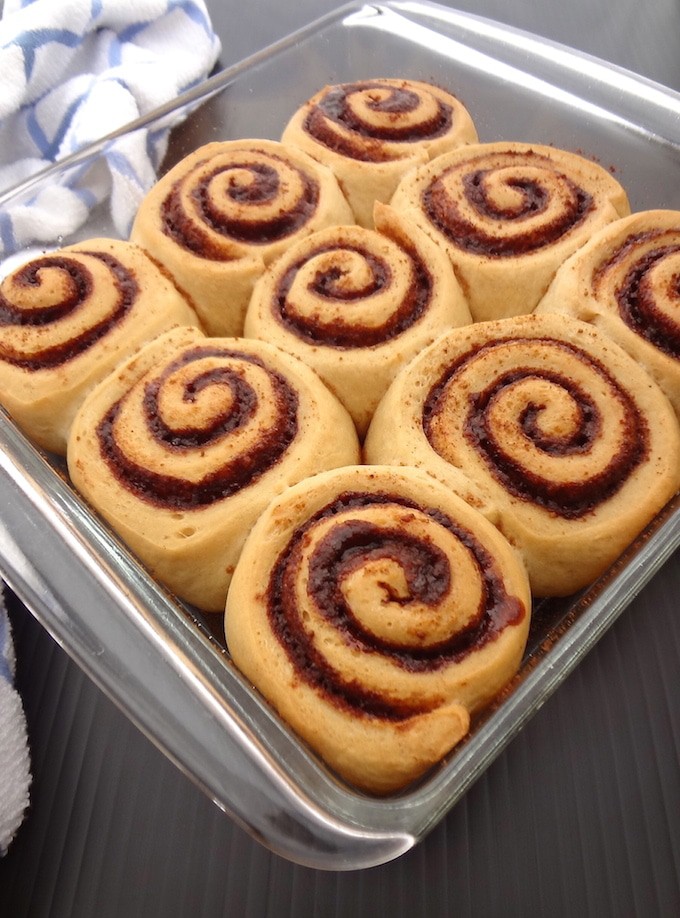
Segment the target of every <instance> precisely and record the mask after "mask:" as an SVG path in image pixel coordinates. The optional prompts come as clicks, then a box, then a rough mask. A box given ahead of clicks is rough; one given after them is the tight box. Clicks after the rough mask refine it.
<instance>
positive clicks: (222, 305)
mask: <svg viewBox="0 0 680 918" xmlns="http://www.w3.org/2000/svg"><path fill="white" fill-rule="evenodd" d="M352 221H353V218H352V213H351V210H350V208H349V205H348V204H347V201H346V200H345V198H344V197H343V195H342V193H341V191H340V188H339V187H338V183H337V181H336V179H335V177H334V176H333V174H332V173H331V171H330V169H328V168H327V167H326V166H323V165H321V164H320V163H317V162H316V161H315V160H314V159H312V158H311V157H310V156H307V154H306V153H303V152H302V151H300V150H298V149H296V148H295V147H291V146H289V145H286V144H282V143H278V142H275V141H270V140H233V141H224V142H215V143H210V144H206V145H205V146H202V147H200V148H199V149H198V150H196V151H195V152H194V153H192V154H190V155H189V156H187V157H185V158H184V159H183V160H181V161H180V162H179V163H178V164H177V165H176V166H175V167H174V168H173V169H171V170H170V171H169V172H168V173H166V175H164V176H163V178H161V179H160V180H159V181H158V182H157V183H156V184H155V185H154V186H153V188H152V189H151V191H149V192H148V194H147V195H146V197H145V198H144V200H143V201H142V204H141V206H140V208H139V211H138V213H137V216H136V217H135V221H134V224H133V227H132V233H131V238H132V239H133V241H135V242H137V243H138V244H139V245H141V246H142V247H143V248H145V249H146V250H147V251H148V252H149V254H150V255H151V256H152V257H153V258H154V259H156V260H157V261H158V262H159V263H160V264H161V265H163V266H164V267H165V268H166V270H167V271H168V272H169V273H170V275H171V276H172V277H173V278H174V279H175V282H176V283H177V286H178V287H179V288H180V289H181V290H183V291H184V292H185V293H186V294H187V296H188V297H189V298H190V300H191V302H192V303H193V305H194V307H195V308H196V311H197V313H198V315H199V317H200V319H201V321H202V323H203V325H204V327H205V329H206V331H207V332H208V334H210V335H214V336H220V335H221V336H231V335H239V334H241V332H242V330H243V317H244V314H245V310H246V306H247V305H248V300H249V299H250V295H251V293H252V289H253V284H254V283H255V281H256V280H257V278H258V277H259V276H260V275H261V274H262V272H263V271H264V268H265V266H266V265H267V264H269V263H270V262H271V261H273V260H274V258H276V257H277V256H278V255H280V254H281V253H282V252H284V251H285V250H286V249H287V248H288V246H290V245H291V244H292V243H293V242H294V241H296V240H297V239H298V238H300V237H301V236H305V235H307V234H308V233H311V232H313V231H314V230H317V229H321V228H322V227H324V226H329V225H332V224H335V223H348V222H352Z"/></svg>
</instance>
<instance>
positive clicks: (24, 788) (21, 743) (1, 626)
mask: <svg viewBox="0 0 680 918" xmlns="http://www.w3.org/2000/svg"><path fill="white" fill-rule="evenodd" d="M14 663H15V660H14V643H13V640H12V634H11V629H10V623H9V618H8V616H7V609H6V608H5V601H4V593H3V591H2V588H1V585H0V857H1V856H2V855H4V854H5V853H6V851H7V849H8V847H9V845H10V842H11V841H12V839H13V838H14V836H15V834H16V832H17V830H18V828H19V827H20V825H21V823H22V822H23V819H24V814H25V812H26V808H27V807H28V803H29V790H30V786H31V769H30V754H29V749H28V740H27V736H26V718H25V716H24V710H23V707H22V704H21V699H20V697H19V695H18V694H17V691H16V689H15V687H14Z"/></svg>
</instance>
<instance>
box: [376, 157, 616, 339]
mask: <svg viewBox="0 0 680 918" xmlns="http://www.w3.org/2000/svg"><path fill="white" fill-rule="evenodd" d="M392 204H393V206H394V207H396V208H397V209H399V210H401V211H403V212H405V213H407V214H408V216H409V217H410V219H412V220H413V221H414V222H415V223H416V224H417V225H418V226H420V227H422V228H423V229H424V230H425V231H426V232H428V233H429V234H430V235H431V236H433V238H434V239H436V240H437V241H438V242H440V243H441V244H442V245H443V246H444V247H445V249H446V251H447V253H448V255H449V258H450V259H451V262H452V264H453V266H454V268H455V270H456V273H457V275H458V279H459V280H460V281H461V283H462V285H463V289H464V291H465V294H466V296H467V299H468V303H469V305H470V311H471V313H472V317H473V319H474V320H475V321H477V322H479V321H485V320H488V319H501V318H506V317H509V316H513V315H521V314H526V313H530V312H532V311H533V309H534V308H535V307H536V305H537V304H538V301H539V300H540V299H541V297H542V296H543V294H544V293H545V292H546V290H547V288H548V285H549V284H550V282H551V280H552V279H553V277H554V275H555V272H556V271H557V268H558V267H559V266H560V265H561V264H562V262H563V261H564V260H565V259H566V258H567V257H568V256H569V255H571V254H572V253H573V252H574V251H576V250H577V249H578V248H579V247H580V246H582V245H583V244H584V243H585V242H587V241H588V239H589V238H590V237H591V235H592V234H593V233H594V232H595V231H596V230H598V229H600V228H601V227H602V226H605V225H606V224H608V223H611V222H612V221H613V220H616V219H618V218H619V217H622V216H626V215H627V214H628V213H629V212H630V206H629V203H628V198H627V196H626V193H625V191H624V189H623V188H622V186H621V185H620V184H619V182H618V181H617V180H616V179H615V178H614V177H613V176H612V175H611V174H610V173H609V172H607V171H606V170H605V169H603V168H602V167H601V166H599V165H597V164H596V163H594V162H591V161H590V160H588V159H585V158H584V157H582V156H578V155H577V154H575V153H571V152H568V151H566V150H558V149H555V148H553V147H548V146H541V145H539V144H528V143H503V142H499V143H488V144H475V145H471V146H468V147H465V148H462V149H459V150H454V151H453V152H451V153H446V154H443V155H442V156H439V157H438V158H437V159H436V160H434V161H433V162H431V163H430V164H428V165H426V166H421V167H419V168H418V169H414V170H412V171H411V172H410V173H409V174H408V175H406V176H405V177H404V178H403V180H402V181H401V182H400V184H399V187H398V188H397V190H396V192H395V194H394V197H393V198H392Z"/></svg>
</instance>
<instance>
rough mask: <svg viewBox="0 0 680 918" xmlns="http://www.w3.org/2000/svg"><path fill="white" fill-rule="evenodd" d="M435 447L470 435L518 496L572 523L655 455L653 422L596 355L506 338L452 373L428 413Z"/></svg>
mask: <svg viewBox="0 0 680 918" xmlns="http://www.w3.org/2000/svg"><path fill="white" fill-rule="evenodd" d="M423 419H424V429H425V433H426V436H427V438H428V440H429V442H430V444H431V445H432V447H433V449H434V450H435V451H436V452H437V453H439V454H440V455H442V456H443V457H445V458H446V456H447V453H448V452H449V443H450V442H451V441H454V440H455V439H456V438H457V437H461V438H463V440H464V442H465V444H466V445H467V448H468V449H470V450H471V451H473V452H475V453H476V454H477V455H478V456H480V457H481V459H482V461H483V464H484V466H485V467H486V469H487V470H488V473H489V474H490V475H491V477H492V478H493V479H495V480H496V481H497V482H498V483H500V484H501V485H502V487H503V488H505V489H506V490H507V491H508V492H509V493H510V494H511V495H513V496H514V497H516V498H519V499H520V500H522V501H526V502H531V503H534V504H537V505H539V506H540V507H542V508H543V509H545V510H547V511H549V512H550V513H551V514H555V515H557V516H559V517H562V518H565V519H578V518H580V517H583V516H585V515H586V514H588V513H589V512H590V511H591V510H593V509H594V508H596V507H597V506H598V505H599V504H600V503H602V502H605V501H606V500H608V499H609V498H610V497H611V496H612V495H613V494H615V493H616V492H617V491H618V490H619V489H620V488H621V487H622V486H623V484H624V483H625V481H626V480H627V478H628V477H629V476H630V475H631V474H632V472H633V471H634V470H635V469H636V468H637V467H638V466H639V465H640V464H641V463H642V462H643V461H644V460H645V458H646V456H647V453H648V431H647V422H646V419H645V418H644V416H643V415H642V413H641V411H640V409H639V407H638V406H637V404H636V402H635V400H634V399H633V397H632V396H631V394H630V393H629V392H627V391H626V389H625V388H624V387H623V385H622V384H621V383H620V382H619V381H618V380H617V379H616V378H615V377H614V376H613V375H612V374H611V373H610V372H609V370H608V369H607V367H606V366H605V365H604V364H603V363H602V362H601V361H599V360H598V359H596V358H595V357H594V356H592V355H590V354H588V353H586V352H585V351H583V350H581V349H580V348H579V347H577V346H576V345H575V344H573V343H571V342H568V341H562V340H553V339H550V338H542V339H541V338H534V339H531V341H530V342H528V341H527V340H526V339H524V338H518V339H514V338H512V337H509V338H499V340H496V341H492V342H490V343H487V344H485V345H482V346H480V347H478V348H477V349H475V350H474V351H473V352H471V353H468V354H466V355H465V356H464V357H462V358H461V359H460V360H458V361H456V362H455V363H454V364H453V365H452V366H450V367H449V368H447V370H446V372H445V373H444V375H443V376H442V378H441V379H440V380H439V381H438V382H437V384H436V385H435V386H434V387H433V388H432V389H431V391H430V393H429V395H428V397H427V399H426V401H425V404H424V409H423Z"/></svg>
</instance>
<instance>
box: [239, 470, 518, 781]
mask: <svg viewBox="0 0 680 918" xmlns="http://www.w3.org/2000/svg"><path fill="white" fill-rule="evenodd" d="M530 616H531V595H530V592H529V586H528V581H527V575H526V571H525V569H524V567H523V565H522V563H521V561H520V560H519V558H518V555H517V553H516V552H515V551H514V549H513V548H512V547H511V546H510V545H509V544H508V542H507V541H506V540H505V538H504V537H503V536H502V535H501V534H500V532H499V531H498V530H497V529H496V528H495V527H494V526H493V525H492V524H491V523H489V522H488V520H486V519H485V518H484V517H483V516H482V515H481V514H480V513H478V512H477V511H476V510H474V509H473V508H472V507H470V506H469V505H468V504H466V503H465V502H464V501H462V500H460V499H459V498H458V497H456V496H455V495H453V494H451V492H450V491H449V490H448V489H447V488H445V487H444V486H443V485H441V484H440V483H439V482H437V481H436V480H434V479H433V478H432V477H431V476H430V475H428V474H426V473H425V472H423V471H420V470H418V469H413V468H388V467H372V466H354V467H348V468H343V469H337V470H333V471H331V472H322V473H320V474H319V475H316V476H313V477H312V478H309V479H307V480H305V481H303V482H301V483H300V484H298V485H296V486H295V487H293V488H291V489H290V491H289V492H287V493H286V494H283V495H282V496H281V497H279V498H277V499H276V500H275V501H273V502H272V504H271V505H270V506H269V507H268V508H267V510H266V511H265V512H264V513H263V515H262V517H261V518H260V519H259V520H258V522H257V524H256V525H255V526H254V528H253V530H252V532H251V535H250V536H249V538H248V540H247V542H246V545H245V547H244V549H243V552H242V555H241V558H240V560H239V562H238V565H237V567H236V571H235V573H234V578H233V580H232V583H231V588H230V590H229V595H228V598H227V604H226V614H225V632H226V639H227V645H228V648H229V650H230V652H231V655H232V658H233V660H234V662H235V663H236V665H237V666H238V667H239V668H240V669H241V670H242V672H243V673H244V674H245V676H246V678H247V679H249V680H250V681H252V682H253V683H254V685H255V686H256V687H257V688H258V689H259V690H260V691H261V692H262V694H263V695H264V696H265V697H266V698H267V699H268V700H269V702H270V703H271V704H272V705H273V706H274V707H275V708H276V710H277V711H278V713H279V714H280V716H281V717H282V718H283V719H284V720H285V721H286V722H288V723H289V724H290V726H291V727H292V728H293V729H294V730H295V731H296V732H297V733H298V734H299V735H300V736H301V737H302V738H303V739H304V740H305V741H306V742H307V743H308V744H309V745H310V746H311V747H312V748H313V749H314V750H315V751H316V753H317V754H318V755H319V756H320V757H321V758H322V759H323V760H324V761H325V762H326V763H327V764H328V765H329V766H330V767H331V768H332V769H333V770H335V771H336V772H337V773H338V774H339V775H340V776H342V777H343V778H344V779H345V780H347V781H349V782H350V783H352V784H354V785H356V786H357V787H359V788H361V789H362V790H365V791H368V792H370V793H375V794H388V793H391V792H394V791H397V790H399V789H401V788H403V787H405V786H406V785H407V784H409V783H410V782H412V781H414V780H416V779H417V778H418V777H420V776H421V775H423V774H424V773H425V772H426V771H427V770H428V769H430V768H431V767H432V766H433V765H435V764H437V763H438V762H439V761H440V760H441V758H442V757H443V756H445V755H446V754H447V753H448V752H449V751H450V750H451V749H452V748H453V747H454V746H456V744H457V743H458V742H459V741H460V740H461V739H462V738H463V737H464V736H465V734H466V733H467V732H468V730H469V726H470V718H471V716H473V715H474V714H475V712H477V711H479V710H480V709H482V708H483V707H484V706H486V705H488V704H489V702H490V701H491V700H492V699H493V698H494V697H495V696H496V695H497V694H498V692H499V691H500V690H501V689H502V688H504V687H505V686H506V685H507V683H508V681H509V680H510V679H511V678H512V676H513V675H514V674H515V672H516V671H517V669H518V667H519V664H520V662H521V659H522V654H523V652H524V648H525V645H526V640H527V634H528V629H529V622H530Z"/></svg>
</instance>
